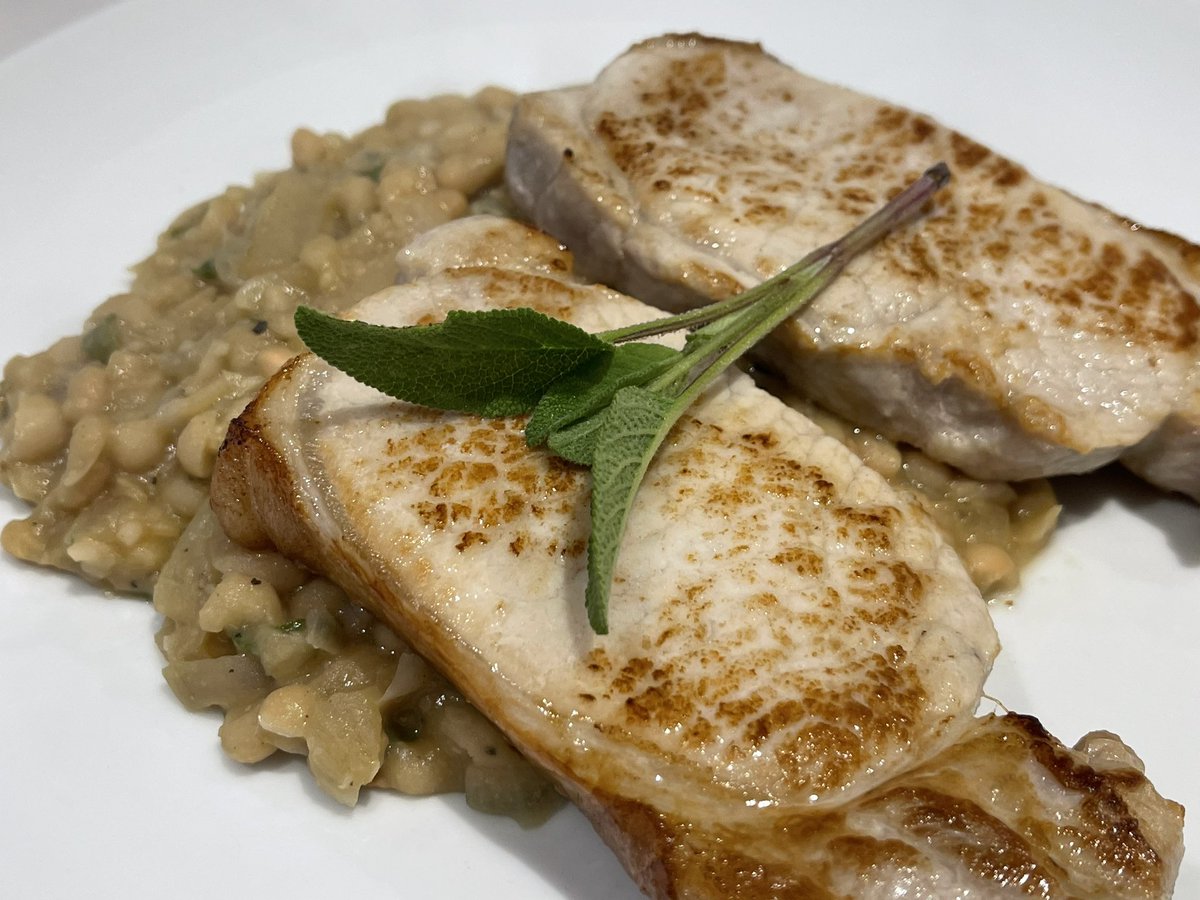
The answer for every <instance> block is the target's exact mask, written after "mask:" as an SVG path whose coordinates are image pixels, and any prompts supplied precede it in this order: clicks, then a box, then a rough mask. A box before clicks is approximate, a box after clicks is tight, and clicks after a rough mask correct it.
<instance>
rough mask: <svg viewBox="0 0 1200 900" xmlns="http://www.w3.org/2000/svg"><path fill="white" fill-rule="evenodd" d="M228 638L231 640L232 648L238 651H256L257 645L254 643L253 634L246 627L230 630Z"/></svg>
mask: <svg viewBox="0 0 1200 900" xmlns="http://www.w3.org/2000/svg"><path fill="white" fill-rule="evenodd" d="M229 639H230V640H231V641H233V649H235V650H236V651H237V652H238V653H243V654H246V653H257V652H258V650H257V645H256V644H255V643H254V636H253V635H252V634H251V633H250V631H249V630H248V629H244V628H239V629H238V630H237V631H234V632H231V633H230V635H229Z"/></svg>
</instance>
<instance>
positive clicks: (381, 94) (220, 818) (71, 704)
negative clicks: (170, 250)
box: [0, 0, 1200, 900]
mask: <svg viewBox="0 0 1200 900" xmlns="http://www.w3.org/2000/svg"><path fill="white" fill-rule="evenodd" d="M736 6H738V7H741V8H737V9H736V10H735V8H734V7H735V4H730V3H728V2H723V3H720V4H716V3H703V2H690V3H686V4H685V3H661V4H652V5H651V4H645V3H628V2H606V3H604V4H596V5H593V6H588V7H580V8H579V9H577V10H567V9H566V8H565V7H564V6H563V4H560V3H550V2H540V3H527V4H479V5H478V6H477V5H475V4H472V3H467V2H440V3H436V4H434V3H429V4H427V7H428V8H426V9H421V10H419V11H418V10H416V9H413V8H410V7H409V5H407V4H395V3H388V2H384V0H350V2H343V3H340V4H337V5H336V6H335V5H332V4H330V5H324V4H318V3H316V2H301V3H298V2H294V0H293V2H284V0H264V2H257V3H253V4H251V3H244V2H240V0H216V2H206V3H204V4H181V3H169V2H127V3H122V4H118V5H116V6H113V7H111V8H108V9H104V10H102V11H100V12H99V13H96V14H94V15H91V16H89V17H87V18H84V19H81V20H79V21H77V22H75V23H74V24H72V25H70V26H69V27H67V28H66V29H64V30H61V31H58V32H56V33H54V34H52V35H50V36H49V37H47V38H45V39H42V40H40V41H38V42H37V43H35V44H33V45H31V46H28V47H26V48H24V49H22V50H20V51H18V52H16V53H15V54H13V55H11V56H9V57H7V58H5V59H2V60H0V129H2V133H3V135H4V137H3V141H0V197H2V198H3V206H4V212H3V216H2V218H0V309H2V310H3V312H4V316H5V318H4V327H3V328H2V329H0V357H3V358H4V359H7V358H8V357H9V356H11V355H12V354H14V353H18V352H27V353H28V352H34V351H37V350H40V349H42V348H43V347H45V346H47V345H48V344H49V343H50V342H52V341H53V340H54V339H55V338H56V337H59V336H61V335H65V334H69V333H74V332H77V331H78V329H79V327H80V324H81V322H82V320H83V319H84V317H85V316H86V314H87V313H88V311H89V310H90V309H91V308H92V307H93V306H95V305H96V304H97V303H99V302H100V301H101V300H102V299H104V297H106V296H107V295H108V294H110V293H114V292H116V291H118V290H120V289H121V288H122V287H123V286H124V285H125V284H126V283H127V280H126V275H125V272H124V267H125V266H127V265H128V264H130V263H132V262H134V261H136V260H138V259H140V258H141V257H143V256H145V255H146V254H147V253H148V252H150V250H151V249H152V247H153V238H154V236H155V234H157V232H159V231H160V230H162V228H163V227H164V226H165V225H166V223H167V222H169V221H170V220H171V218H172V217H173V216H174V214H175V213H176V212H178V211H180V210H182V209H183V208H185V207H187V206H189V205H191V204H192V203H194V202H196V201H198V200H200V199H203V198H204V197H206V196H209V195H211V194H214V193H217V192H218V191H220V190H221V189H222V188H223V187H224V186H225V185H226V184H228V183H231V182H244V181H246V180H248V179H249V178H250V177H251V175H252V174H253V173H254V172H255V171H259V170H264V169H274V168H279V167H282V166H284V165H286V164H287V161H288V149H287V148H288V139H289V136H290V133H291V130H292V129H293V128H294V127H296V126H298V125H301V124H304V125H308V126H311V127H314V128H318V129H321V130H343V131H351V130H355V129H358V128H361V127H363V126H365V125H367V124H369V123H371V122H372V121H373V120H375V119H377V118H378V117H380V116H382V113H383V110H384V109H385V107H386V106H387V104H388V103H389V102H390V101H391V100H393V99H396V98H399V97H403V96H421V95H427V94H431V93H435V92H440V91H450V90H462V91H471V90H474V89H476V88H478V87H480V86H482V85H484V84H487V83H498V84H503V85H506V86H509V87H513V88H517V89H535V88H544V87H551V86H556V85H560V84H564V83H567V82H572V81H583V80H587V79H589V78H591V77H592V76H593V75H594V74H595V72H596V71H597V70H598V69H599V68H600V67H601V66H602V65H604V63H605V62H607V61H608V60H609V59H610V58H611V57H613V56H615V55H616V54H618V53H619V52H620V51H621V50H623V49H624V48H625V46H627V45H628V44H629V43H631V42H633V41H635V40H637V39H639V38H642V37H646V36H650V35H653V34H655V33H658V32H660V31H668V30H676V31H678V30H700V31H705V32H708V33H713V34H721V35H725V36H730V37H740V38H747V39H752V40H759V41H761V42H763V43H764V44H765V45H766V47H767V49H769V50H770V51H772V52H773V53H775V54H776V55H778V56H780V57H782V58H783V59H785V60H786V61H788V62H790V63H792V64H794V65H796V66H797V67H799V68H801V69H803V70H805V71H807V72H809V73H811V74H813V75H816V76H819V77H823V78H826V79H829V80H833V81H837V82H841V83H844V84H847V85H850V86H852V87H855V88H857V89H860V90H863V91H866V92H869V93H873V94H876V95H879V96H882V97H886V98H888V99H890V100H893V101H895V102H898V103H902V104H904V105H907V106H909V107H912V108H915V109H919V110H923V111H926V112H929V113H931V114H933V115H934V116H935V117H936V118H938V119H940V120H941V121H943V122H945V123H946V124H949V125H952V126H954V127H956V128H958V129H959V130H961V131H964V132H966V133H967V134H969V135H971V136H973V137H975V138H977V139H979V140H981V141H983V142H984V143H987V144H989V145H991V146H992V147H993V148H995V149H997V150H1000V151H1002V152H1004V153H1006V154H1007V155H1009V156H1011V157H1013V158H1015V159H1017V160H1020V161H1021V162H1023V163H1025V164H1026V165H1028V166H1029V167H1030V168H1031V169H1032V170H1033V171H1034V172H1035V173H1036V174H1037V175H1039V176H1041V177H1042V178H1044V179H1046V180H1048V181H1051V182H1054V183H1057V184H1059V185H1062V186H1063V187H1065V188H1067V189H1068V190H1071V191H1073V192H1074V193H1076V194H1078V195H1080V196H1083V197H1088V198H1091V199H1094V200H1098V201H1100V202H1102V203H1104V204H1105V205H1107V206H1109V207H1111V208H1113V209H1116V210H1119V211H1121V212H1123V213H1125V214H1127V215H1129V216H1131V217H1132V218H1134V219H1137V220H1140V221H1142V222H1144V223H1146V224H1148V225H1154V226H1158V227H1162V228H1167V229H1169V230H1172V231H1175V232H1178V233H1179V234H1182V235H1184V236H1186V237H1188V238H1190V239H1192V240H1193V241H1200V203H1198V200H1197V198H1200V166H1197V165H1196V163H1195V160H1196V153H1197V148H1198V147H1200V116H1198V115H1197V114H1196V110H1197V109H1200V78H1197V76H1196V69H1195V56H1194V54H1195V48H1196V47H1197V46H1200V5H1197V3H1196V2H1195V0H1176V2H1165V0H1164V2H1146V3H1138V4H1136V5H1135V4H1131V3H1128V2H1125V0H1105V2H1098V0H1078V2H1046V0H1043V2H1037V0H1010V2H1008V3H1005V4H989V5H987V6H982V5H978V4H962V3H956V2H953V0H945V2H938V3H926V4H922V5H920V6H918V5H916V4H899V3H888V2H877V3H866V2H848V0H843V2H841V3H837V4H833V3H821V4H816V3H812V4H804V3H795V2H793V3H788V4H782V3H780V4H759V5H756V6H755V7H754V8H753V10H750V11H747V10H746V9H745V5H743V4H738V5H736ZM13 8H15V0H4V3H3V5H0V21H2V19H3V13H4V11H5V10H11V9H13ZM1059 489H1060V492H1061V494H1062V496H1063V498H1064V501H1065V504H1066V511H1065V514H1064V520H1063V525H1062V528H1061V530H1060V531H1059V533H1058V534H1057V536H1056V537H1055V539H1054V542H1053V544H1052V546H1051V547H1050V548H1049V549H1048V550H1047V552H1046V553H1045V555H1044V557H1043V558H1042V559H1041V561H1040V562H1039V563H1038V564H1036V565H1035V566H1034V567H1033V569H1032V570H1031V571H1030V572H1029V573H1028V575H1027V577H1026V580H1025V584H1024V586H1023V588H1022V589H1021V591H1020V592H1019V594H1018V595H1017V596H1016V597H1014V598H1013V603H1012V605H1011V606H1006V605H998V606H997V607H996V609H995V616H996V620H997V623H998V626H999V628H1000V631H1001V635H1002V638H1003V640H1004V643H1005V651H1004V653H1003V654H1002V655H1001V657H1000V660H999V662H998V664H997V668H996V671H995V673H994V675H993V678H992V680H991V681H990V682H989V687H988V690H989V693H990V694H991V695H993V696H995V697H997V698H999V699H1000V700H1002V701H1003V702H1004V703H1005V705H1007V706H1008V707H1010V708H1012V709H1015V710H1020V711H1022V712H1029V713H1033V714H1035V715H1037V716H1039V717H1040V718H1041V719H1042V721H1043V722H1044V723H1045V724H1046V726H1047V727H1048V728H1050V730H1051V731H1053V732H1054V733H1055V734H1057V735H1058V736H1059V737H1060V738H1062V739H1063V740H1064V741H1066V742H1067V743H1073V742H1074V741H1075V740H1076V739H1077V738H1078V737H1079V736H1080V735H1081V734H1083V733H1084V732H1086V731H1089V730H1092V729H1097V728H1104V729H1109V730H1112V731H1116V732H1118V733H1119V734H1121V735H1122V737H1124V738H1125V739H1126V740H1127V741H1128V742H1129V743H1130V744H1131V745H1132V746H1133V747H1134V749H1135V750H1137V751H1138V753H1139V754H1140V755H1141V756H1142V757H1143V759H1144V760H1145V762H1146V766H1147V770H1148V772H1149V774H1150V776H1151V777H1152V779H1153V780H1154V782H1155V784H1156V785H1157V786H1158V788H1159V789H1160V791H1162V793H1164V794H1166V795H1167V796H1170V797H1172V798H1175V799H1177V800H1180V801H1181V802H1183V803H1184V804H1186V805H1188V806H1189V807H1191V808H1192V809H1193V810H1197V809H1200V775H1198V774H1197V768H1196V766H1195V762H1194V760H1195V754H1196V748H1197V747H1198V746H1200V719H1198V718H1197V716H1196V715H1195V713H1194V709H1195V705H1196V702H1197V700H1200V690H1198V687H1200V664H1198V663H1200V656H1198V654H1197V652H1196V641H1197V635H1198V634H1200V508H1197V507H1196V506H1195V505H1193V504H1190V503H1186V502H1184V501H1182V500H1176V499H1170V498H1164V497H1161V496H1158V495H1156V494H1155V493H1154V492H1152V491H1150V490H1148V489H1146V488H1143V487H1142V486H1140V485H1139V484H1137V483H1136V482H1134V481H1133V480H1132V479H1131V478H1128V477H1126V476H1124V475H1121V474H1119V473H1118V474H1112V473H1109V474H1104V475H1101V476H1099V477H1092V478H1085V479H1078V480H1073V481H1068V482H1063V483H1062V484H1060V485H1059ZM0 513H4V514H5V518H6V519H7V518H12V517H14V516H17V515H19V514H20V513H21V507H20V504H18V503H17V502H15V501H13V500H11V499H9V498H4V500H3V501H2V508H0ZM0 612H2V615H3V621H4V627H3V629H0V673H2V682H3V684H4V685H5V690H4V691H3V693H2V695H0V721H3V723H4V726H3V727H4V731H3V735H4V736H3V739H2V740H0V798H2V799H3V804H4V807H5V815H4V817H3V822H2V824H0V895H2V896H5V897H35V896H36V897H42V898H47V897H68V896H76V895H79V896H84V895H86V896H117V895H120V896H123V897H158V896H163V895H167V894H168V892H169V895H170V896H173V897H175V898H200V897H212V896H216V895H218V893H219V892H228V893H229V894H230V895H232V896H254V895H258V896H290V897H294V898H308V897H324V896H333V895H336V896H342V897H353V898H356V900H367V898H376V897H379V898H384V897H394V896H400V895H408V896H427V897H428V896H438V897H474V896H482V895H484V894H487V895H489V896H492V897H513V898H517V897H520V898H543V897H544V898H558V897H573V898H584V900H602V898H604V900H613V898H624V897H629V898H632V897H635V896H637V892H636V891H635V890H634V889H633V887H632V885H631V884H630V882H629V881H628V879H627V878H626V876H625V875H624V873H623V872H622V871H621V869H620V867H619V866H618V865H617V864H616V862H615V861H614V860H613V858H612V857H611V855H610V854H609V852H608V851H607V850H606V849H605V848H604V847H603V846H602V844H601V843H600V841H599V840H598V839H597V838H596V837H595V835H594V834H593V833H592V831H591V829H590V827H589V826H588V825H587V823H586V822H585V821H584V820H583V819H582V818H581V817H580V816H579V815H578V814H577V813H575V812H574V811H573V810H565V811H563V812H562V813H560V814H559V815H557V816H556V817H555V818H554V819H553V820H552V821H551V822H550V823H549V824H548V825H547V826H545V827H543V828H541V829H538V830H534V831H523V830H522V829H520V828H519V827H518V826H516V825H514V824H512V823H510V822H508V821H502V820H496V819H492V818H487V817H483V816H480V815H476V814H474V813H472V812H470V811H469V810H467V809H466V808H465V807H464V805H463V804H462V802H461V800H460V799H457V798H437V799H432V800H421V801H410V800H405V799H403V798H398V797H396V796H393V795H388V794H381V793H380V794H371V795H369V796H368V797H367V798H366V800H365V801H364V802H363V803H362V804H361V805H360V806H359V807H358V808H357V809H355V810H352V811H346V810H343V809H341V808H339V807H336V806H335V805H334V804H332V803H330V802H329V801H327V800H325V799H324V798H323V797H321V796H320V795H319V792H318V791H317V790H316V788H315V787H314V786H313V785H312V784H311V782H310V780H309V778H308V775H307V770H306V769H305V767H304V766H303V764H300V763H296V762H291V763H269V764H267V765H265V766H259V767H257V768H255V769H248V768H244V767H242V766H239V765H237V764H235V763H231V762H228V761H226V760H225V759H224V758H223V756H222V754H221V751H220V749H219V746H218V744H217V740H216V728H217V724H218V720H217V719H216V718H215V717H213V716H200V715H193V714H190V713H187V712H185V711H184V710H183V709H182V707H180V706H179V705H178V704H177V703H176V702H175V700H174V699H173V697H172V696H171V695H170V692H169V691H168V689H167V687H166V685H165V683H164V682H163V681H162V679H161V677H160V676H159V674H158V671H159V668H160V667H161V660H160V658H159V656H158V653H157V650H156V649H155V647H154V643H153V633H154V630H155V628H156V627H157V625H156V621H155V616H154V614H153V611H152V610H151V609H150V608H149V606H148V605H146V604H144V603H141V602H138V601H132V600H127V599H105V598H103V597H102V596H100V595H99V593H98V592H97V591H95V590H93V589H91V588H88V587H87V586H85V585H82V584H80V583H77V582H76V581H74V580H73V579H71V578H68V577H66V576H62V575H58V574H55V573H48V572H43V571H36V570H33V569H31V568H28V567H25V566H21V565H18V564H16V563H14V562H13V561H11V560H8V559H4V560H0ZM1189 833H1190V834H1191V836H1192V840H1190V841H1189V843H1191V844H1195V843H1197V842H1198V840H1200V831H1197V830H1196V828H1195V827H1192V828H1190V829H1189ZM1177 896H1180V897H1196V896H1200V862H1197V860H1196V859H1195V858H1192V857H1189V858H1187V859H1185V862H1184V868H1183V872H1182V875H1181V877H1180V881H1179V885H1178V889H1177Z"/></svg>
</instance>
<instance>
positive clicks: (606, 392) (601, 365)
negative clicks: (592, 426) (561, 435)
mask: <svg viewBox="0 0 1200 900" xmlns="http://www.w3.org/2000/svg"><path fill="white" fill-rule="evenodd" d="M679 355H680V354H679V351H678V350H674V349H672V348H670V347H664V346H663V345H662V344H642V343H632V344H620V345H619V346H617V347H616V348H615V350H614V352H613V354H612V355H611V356H610V357H607V358H603V359H597V360H594V361H593V362H590V363H588V364H586V365H583V366H580V367H578V368H577V369H575V370H574V371H573V372H570V373H569V374H567V375H564V376H563V377H562V378H560V379H558V380H557V381H556V382H554V383H553V384H552V385H550V387H549V389H548V390H547V391H546V393H545V394H544V395H543V396H542V399H541V400H540V401H538V405H537V406H536V407H534V410H533V415H532V416H530V418H529V422H528V423H527V424H526V425H525V440H526V441H527V442H528V444H529V446H530V447H540V446H541V445H543V444H545V443H546V442H547V441H548V440H549V438H550V437H551V435H553V434H554V433H555V432H560V431H562V430H563V429H566V428H568V427H569V426H572V425H574V424H576V423H580V422H582V421H584V420H586V419H587V418H588V417H590V416H592V415H594V414H595V413H598V412H600V411H601V410H603V409H604V407H606V406H608V404H609V402H610V401H611V400H612V398H613V394H615V393H616V392H617V391H618V390H620V389H621V388H623V387H628V386H629V385H632V384H641V385H644V384H645V383H646V382H647V381H649V380H650V379H652V378H654V376H656V375H657V374H658V373H659V372H661V371H662V370H663V369H664V368H665V367H666V366H667V365H669V364H670V363H671V362H674V361H675V360H676V359H678V358H679ZM551 449H553V450H555V452H558V449H557V448H556V447H553V446H552V447H551ZM566 458H567V459H571V457H569V456H568V457H566ZM572 462H579V460H572Z"/></svg>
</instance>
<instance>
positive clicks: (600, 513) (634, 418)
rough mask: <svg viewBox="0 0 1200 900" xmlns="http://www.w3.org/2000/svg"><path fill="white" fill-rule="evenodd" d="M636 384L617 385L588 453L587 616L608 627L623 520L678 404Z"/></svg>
mask: <svg viewBox="0 0 1200 900" xmlns="http://www.w3.org/2000/svg"><path fill="white" fill-rule="evenodd" d="M675 405H676V404H675V401H674V400H673V398H671V397H664V396H662V395H661V394H656V393H654V392H653V391H648V390H646V389H645V388H641V387H625V388H621V389H620V390H619V391H617V392H616V394H614V395H613V399H612V403H611V404H609V406H608V407H607V409H605V410H604V413H603V416H602V422H601V423H600V428H599V434H598V437H597V440H596V447H595V453H594V455H593V459H592V533H591V536H590V538H589V539H588V583H587V595H586V605H587V614H588V622H589V623H590V624H591V626H592V630H593V631H595V632H596V634H607V633H608V598H609V594H610V593H611V591H612V577H613V569H614V568H615V567H616V562H617V554H618V551H619V550H620V548H621V538H622V537H623V536H624V534H625V522H626V520H627V519H628V518H629V510H630V507H631V506H632V505H633V498H634V496H635V495H636V494H637V490H638V486H639V485H640V484H641V483H642V478H643V477H644V476H645V474H646V469H647V467H648V466H649V465H650V460H651V459H653V457H654V453H655V451H656V450H657V449H658V446H659V444H661V443H662V441H663V438H664V437H666V434H667V432H668V431H669V430H670V428H671V425H672V424H674V422H675V420H676V419H677V418H678V417H679V414H680V413H681V412H682V409H679V410H676V409H675Z"/></svg>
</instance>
